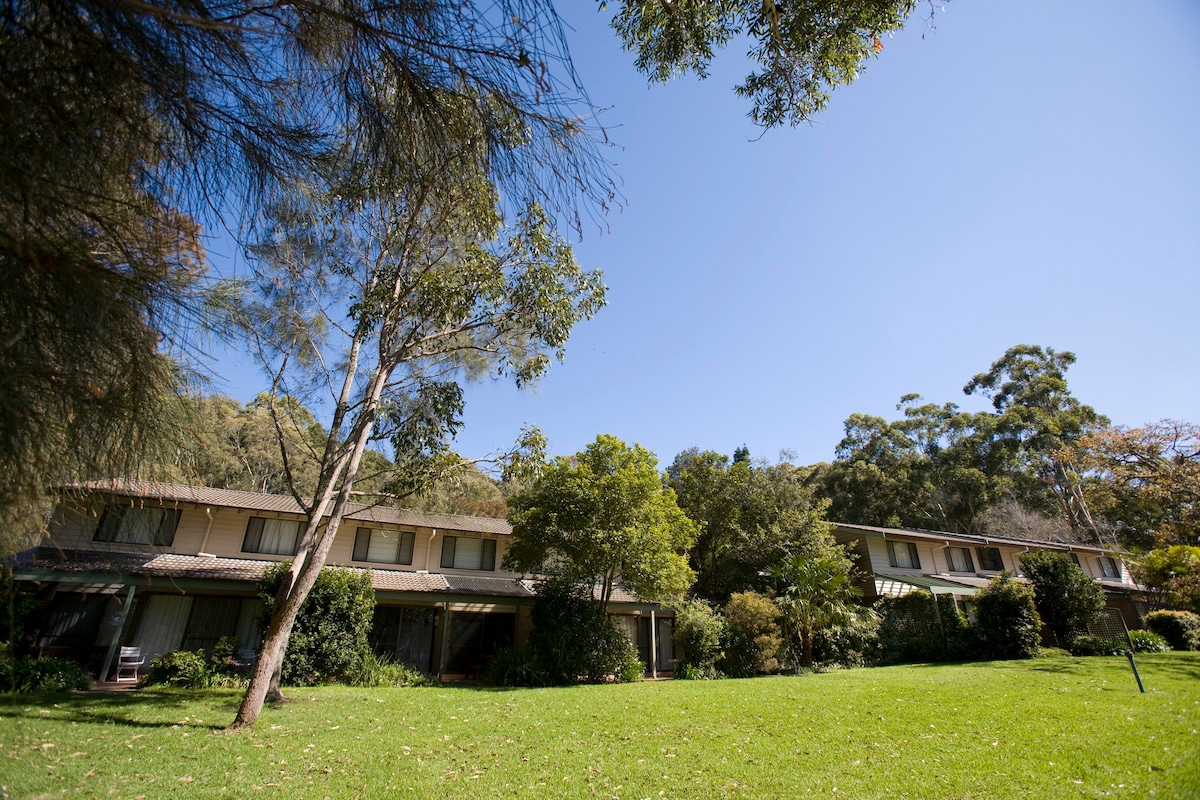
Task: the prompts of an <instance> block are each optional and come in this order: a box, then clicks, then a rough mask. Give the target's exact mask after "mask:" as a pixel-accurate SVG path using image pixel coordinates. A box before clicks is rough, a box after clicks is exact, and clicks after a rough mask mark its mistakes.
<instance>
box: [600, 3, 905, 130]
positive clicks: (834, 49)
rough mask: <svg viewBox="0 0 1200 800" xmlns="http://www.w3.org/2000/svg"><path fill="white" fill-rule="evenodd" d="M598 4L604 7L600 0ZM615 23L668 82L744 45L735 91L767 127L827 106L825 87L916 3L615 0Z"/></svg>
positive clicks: (701, 70)
mask: <svg viewBox="0 0 1200 800" xmlns="http://www.w3.org/2000/svg"><path fill="white" fill-rule="evenodd" d="M601 5H602V6H603V5H605V4H604V3H603V2H602V3H601ZM615 5H617V7H618V10H617V14H616V16H615V17H614V18H613V22H612V25H613V27H614V28H615V29H616V31H617V33H618V34H619V35H620V37H621V40H622V42H623V43H624V45H625V49H626V50H631V51H633V52H634V53H636V60H635V63H636V65H637V68H638V70H640V71H641V72H642V73H644V74H645V75H646V76H647V77H648V78H649V79H650V80H652V81H656V82H660V83H665V82H667V81H668V80H670V79H671V78H673V77H675V76H677V75H683V74H687V73H695V74H697V75H699V76H700V77H705V76H707V74H708V69H709V65H710V64H711V62H712V59H713V55H714V52H715V51H716V50H719V49H721V48H723V47H725V46H726V45H728V44H730V43H731V42H735V41H736V42H739V43H740V42H743V41H748V43H749V44H748V46H749V52H748V57H749V59H750V61H751V62H752V63H753V65H754V68H753V70H752V71H751V72H750V74H749V75H747V76H746V79H745V81H744V82H743V83H742V84H741V85H739V86H738V87H737V89H736V91H737V93H738V95H740V96H741V97H745V98H748V99H749V100H750V101H751V103H752V108H751V111H750V118H751V119H753V120H754V121H755V122H756V123H758V124H759V125H762V126H764V127H768V128H769V127H774V126H776V125H782V124H784V123H785V122H786V123H788V124H791V125H797V124H799V123H801V122H805V121H807V120H809V119H810V118H811V117H812V116H813V115H814V114H817V113H818V112H820V111H821V110H823V109H824V108H825V105H826V103H827V102H828V100H829V93H830V92H831V91H832V90H833V89H834V88H836V87H838V86H841V85H844V84H848V83H851V82H852V81H854V80H855V78H857V77H858V75H859V73H860V71H861V70H862V69H864V68H865V66H866V63H867V62H868V61H869V60H870V59H872V58H874V57H875V56H876V55H878V54H879V53H880V52H881V51H882V50H883V47H884V45H883V40H884V39H885V38H887V34H889V33H891V32H893V31H897V30H899V29H900V28H901V27H902V26H903V24H904V21H905V19H907V18H908V15H909V14H910V13H912V10H913V8H914V7H915V6H916V2H915V0H884V2H858V1H857V0H840V1H839V2H822V0H800V1H799V2H790V3H760V2H756V1H755V0H729V1H728V2H722V3H695V4H674V5H672V4H670V3H659V2H654V0H621V2H619V3H617V4H615Z"/></svg>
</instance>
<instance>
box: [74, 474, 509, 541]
mask: <svg viewBox="0 0 1200 800" xmlns="http://www.w3.org/2000/svg"><path fill="white" fill-rule="evenodd" d="M63 491H64V493H75V494H93V493H102V494H108V495H117V496H120V497H128V498H131V499H135V500H136V499H139V498H144V499H148V500H157V501H160V502H164V503H193V504H195V505H200V506H222V507H225V508H241V509H245V510H248V511H264V512H269V513H274V514H302V513H304V512H303V509H301V508H300V504H299V503H297V502H296V498H294V497H292V496H290V495H283V494H262V493H259V492H242V491H238V490H235V489H213V488H211V487H208V486H181V485H179V484H174V483H154V482H151V481H136V480H116V479H113V480H103V481H89V482H87V483H82V484H78V485H76V486H70V487H66V488H65V489H64V490H63ZM346 519H348V520H352V521H355V522H376V523H380V524H386V525H409V526H413V527H422V528H436V529H437V530H450V531H464V532H468V533H490V534H495V535H499V536H507V535H509V534H510V533H512V528H511V527H510V526H509V524H508V521H507V520H503V519H491V518H489V517H468V516H463V515H460V514H426V513H424V512H421V511H411V510H409V509H405V508H391V507H389V506H378V505H366V504H363V503H351V504H350V506H349V508H348V509H347V513H346Z"/></svg>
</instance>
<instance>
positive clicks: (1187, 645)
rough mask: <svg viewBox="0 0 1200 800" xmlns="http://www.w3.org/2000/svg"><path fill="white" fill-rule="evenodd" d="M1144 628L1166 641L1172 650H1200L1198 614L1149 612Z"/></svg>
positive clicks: (1188, 612)
mask: <svg viewBox="0 0 1200 800" xmlns="http://www.w3.org/2000/svg"><path fill="white" fill-rule="evenodd" d="M1146 628H1147V629H1148V630H1150V631H1153V632H1154V633H1157V634H1158V635H1159V636H1161V637H1163V638H1164V639H1166V640H1167V643H1168V644H1169V645H1171V649H1172V650H1200V614H1193V613H1192V612H1190V611H1151V612H1150V613H1149V614H1147V615H1146Z"/></svg>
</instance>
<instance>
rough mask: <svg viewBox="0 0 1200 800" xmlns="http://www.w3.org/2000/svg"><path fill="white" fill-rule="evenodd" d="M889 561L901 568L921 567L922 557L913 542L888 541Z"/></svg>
mask: <svg viewBox="0 0 1200 800" xmlns="http://www.w3.org/2000/svg"><path fill="white" fill-rule="evenodd" d="M887 550H888V563H890V564H891V565H892V566H893V567H900V568H901V569H920V568H921V557H920V556H919V555H917V546H916V545H915V544H913V543H912V542H893V541H888V543H887Z"/></svg>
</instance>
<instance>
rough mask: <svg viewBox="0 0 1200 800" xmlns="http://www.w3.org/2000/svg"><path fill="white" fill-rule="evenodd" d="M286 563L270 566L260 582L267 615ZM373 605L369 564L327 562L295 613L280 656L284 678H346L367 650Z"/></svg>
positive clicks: (294, 682)
mask: <svg viewBox="0 0 1200 800" xmlns="http://www.w3.org/2000/svg"><path fill="white" fill-rule="evenodd" d="M288 566H289V565H288V564H287V563H286V562H281V563H279V564H277V565H275V566H273V567H272V568H271V569H270V570H269V571H268V572H267V574H266V575H264V576H263V578H262V581H261V582H260V583H259V592H258V593H259V596H260V597H261V598H262V600H263V604H264V605H265V606H266V609H265V611H264V614H265V615H266V616H264V619H269V615H270V613H271V606H272V604H273V603H274V601H275V593H276V591H278V589H279V585H280V583H281V582H282V581H283V578H284V576H285V575H286V574H287V570H288ZM374 611H375V590H374V589H372V588H371V573H370V571H369V570H363V571H357V570H351V569H345V568H343V567H326V568H325V569H323V570H321V574H320V575H319V576H317V581H316V583H315V584H313V588H312V591H311V592H310V593H309V595H308V598H307V599H306V600H305V601H304V606H303V608H302V609H301V610H300V614H299V616H297V617H296V625H295V627H294V628H293V629H292V637H291V639H290V640H289V642H288V647H287V652H286V654H285V655H284V658H283V683H284V684H286V685H289V686H312V685H314V684H317V683H323V682H325V681H335V680H345V679H346V678H347V677H348V676H350V675H351V674H353V673H354V672H355V671H358V670H361V668H362V665H363V660H364V659H365V658H367V656H368V655H369V654H370V653H371V646H370V643H369V641H368V636H369V635H370V632H371V619H372V616H373V614H374Z"/></svg>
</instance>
